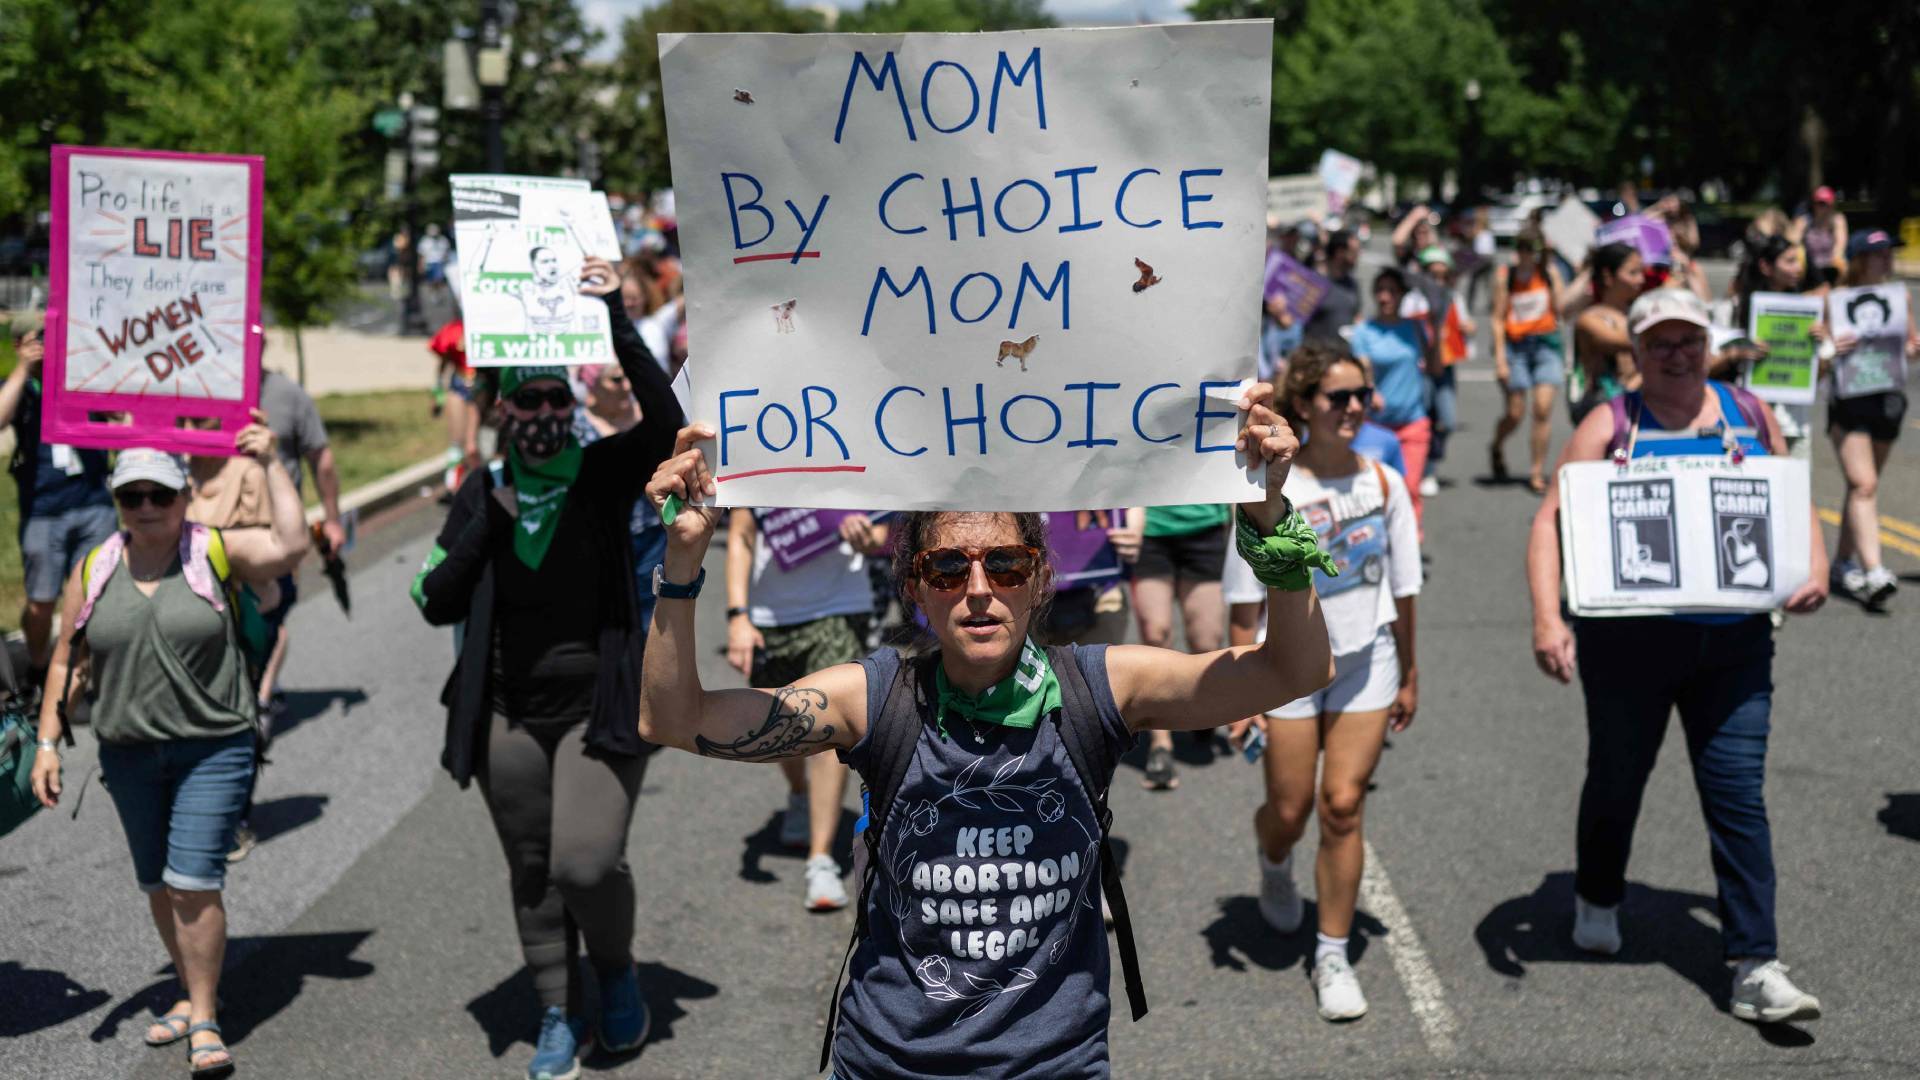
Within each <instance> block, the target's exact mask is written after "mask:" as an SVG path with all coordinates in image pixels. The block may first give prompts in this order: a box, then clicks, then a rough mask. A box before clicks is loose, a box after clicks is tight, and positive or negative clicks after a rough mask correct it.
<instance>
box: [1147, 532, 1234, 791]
mask: <svg viewBox="0 0 1920 1080" xmlns="http://www.w3.org/2000/svg"><path fill="white" fill-rule="evenodd" d="M1229 517H1230V509H1229V508H1228V507H1227V506H1225V505H1222V504H1220V503H1201V504H1195V505H1190V506H1149V507H1147V513H1146V520H1145V522H1144V526H1145V527H1144V528H1143V530H1142V539H1141V541H1140V557H1139V558H1138V559H1137V560H1135V561H1134V564H1133V610H1134V615H1135V617H1136V618H1137V619H1138V621H1139V626H1140V642H1141V644H1143V645H1149V646H1152V647H1153V648H1156V649H1164V648H1167V647H1169V646H1170V645H1171V644H1172V642H1173V616H1174V605H1175V603H1176V602H1177V603H1178V604H1179V610H1180V622H1181V625H1182V630H1183V631H1184V633H1185V636H1186V640H1187V651H1188V652H1191V653H1195V654H1199V653H1210V652H1213V651H1215V650H1216V649H1218V648H1220V643H1221V641H1222V640H1223V639H1224V638H1225V636H1226V625H1225V624H1226V606H1225V603H1224V601H1223V600H1222V598H1221V595H1220V573H1221V571H1222V570H1223V569H1225V567H1226V558H1227V538H1228V536H1227V534H1228V533H1229V532H1230V531H1231V525H1230V524H1229ZM1173 730H1174V729H1172V728H1155V729H1153V730H1151V731H1149V732H1147V767H1146V771H1145V773H1144V774H1143V775H1142V777H1141V780H1140V782H1141V785H1142V786H1144V787H1146V788H1147V789H1148V790H1150V791H1172V790H1173V789H1174V788H1177V787H1179V786H1180V778H1179V777H1178V776H1176V775H1175V774H1174V768H1173ZM1194 737H1195V738H1196V739H1201V740H1207V741H1211V739H1210V734H1209V733H1208V732H1206V731H1198V732H1196V734H1195V735H1194Z"/></svg>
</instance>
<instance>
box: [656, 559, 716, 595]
mask: <svg viewBox="0 0 1920 1080" xmlns="http://www.w3.org/2000/svg"><path fill="white" fill-rule="evenodd" d="M665 570H666V568H665V567H664V566H656V567H654V568H653V595H655V596H657V597H659V598H660V599H662V600H692V599H693V598H694V597H696V596H699V595H700V586H702V585H705V584H706V583H707V568H706V567H704V566H703V567H701V568H700V576H699V577H697V578H694V579H693V581H692V582H690V583H689V584H686V585H675V584H674V583H673V582H671V581H668V580H667V579H666V574H665Z"/></svg>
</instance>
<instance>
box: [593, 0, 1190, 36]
mask: <svg viewBox="0 0 1920 1080" xmlns="http://www.w3.org/2000/svg"><path fill="white" fill-rule="evenodd" d="M788 2H789V3H792V2H793V0H788ZM837 2H838V5H839V6H840V7H843V8H857V7H860V6H861V2H860V0H837ZM647 6H648V5H647V3H646V0H581V3H580V10H581V12H582V13H583V14H584V15H585V16H586V17H587V21H588V22H591V23H593V24H594V25H596V26H598V27H600V28H601V29H603V30H605V31H606V32H607V36H608V37H609V38H613V37H615V36H617V35H618V34H619V32H620V23H621V21H622V20H624V19H625V18H626V17H627V16H629V15H632V14H634V13H635V12H638V11H639V10H640V9H642V8H644V7H647ZM1046 8H1047V10H1048V11H1049V12H1051V13H1052V14H1053V17H1054V18H1055V19H1058V20H1059V21H1060V23H1061V25H1063V26H1076V25H1089V24H1102V23H1133V22H1140V21H1145V22H1185V21H1186V19H1187V14H1186V2H1185V0H1046Z"/></svg>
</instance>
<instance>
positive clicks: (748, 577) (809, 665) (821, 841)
mask: <svg viewBox="0 0 1920 1080" xmlns="http://www.w3.org/2000/svg"><path fill="white" fill-rule="evenodd" d="M815 514H816V511H812V510H748V509H744V508H742V509H736V510H734V511H733V513H732V514H731V515H730V516H729V518H728V527H727V662H728V663H729V664H732V665H733V667H734V669H735V670H736V671H738V672H740V674H741V675H743V676H745V677H746V679H747V684H748V685H749V686H754V687H759V688H762V689H768V690H777V689H779V688H780V687H782V686H786V685H788V684H790V683H792V682H793V681H794V680H795V679H798V678H800V677H801V676H803V675H805V674H806V673H807V672H809V671H819V670H821V669H822V668H827V667H832V666H833V665H835V664H850V663H852V662H853V661H855V660H858V659H859V658H860V654H861V653H862V652H864V651H866V647H867V631H868V629H869V627H870V624H871V622H872V619H873V590H872V585H871V582H870V581H869V580H868V577H867V565H866V561H867V559H868V558H870V557H872V556H873V555H875V554H877V553H879V551H880V549H881V548H883V547H885V546H886V543H887V526H886V525H885V524H883V523H882V524H876V523H875V522H873V521H872V520H870V519H869V518H868V517H867V515H865V514H849V515H847V516H846V517H843V518H841V519H840V521H839V523H838V524H837V525H835V526H832V527H834V528H837V529H838V530H839V543H837V544H835V545H833V546H832V547H829V548H827V549H826V550H824V551H821V552H819V553H817V554H815V555H813V556H812V557H811V558H808V559H806V560H805V561H803V562H800V563H798V564H796V565H793V566H787V565H783V563H782V562H781V560H780V559H779V557H778V553H777V552H776V551H775V550H774V545H773V544H772V542H767V543H761V542H759V541H760V533H761V532H762V531H763V530H766V529H772V528H781V529H784V528H785V527H787V526H788V525H790V524H792V523H793V522H794V521H795V520H807V519H809V518H813V517H814V516H815ZM780 771H781V772H782V773H784V774H785V775H786V780H787V810H786V813H785V814H784V815H783V816H782V818H781V823H780V842H781V843H782V844H785V845H786V846H788V847H794V848H805V849H806V852H807V862H806V868H805V874H804V876H805V879H806V897H805V902H806V906H807V910H808V911H838V910H840V909H841V908H843V907H846V906H847V890H846V887H845V886H844V885H842V884H841V881H840V864H839V862H838V861H836V860H835V859H834V856H833V838H834V835H835V834H836V833H837V832H838V831H839V829H840V806H841V803H842V802H843V801H844V800H845V798H846V793H847V767H846V766H845V765H844V764H842V763H840V762H838V761H835V760H834V759H832V758H830V757H827V756H825V755H816V756H814V757H812V758H806V759H802V758H789V759H786V760H783V761H781V762H780Z"/></svg>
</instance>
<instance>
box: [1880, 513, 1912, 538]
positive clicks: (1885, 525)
mask: <svg viewBox="0 0 1920 1080" xmlns="http://www.w3.org/2000/svg"><path fill="white" fill-rule="evenodd" d="M1880 527H1881V528H1882V529H1892V530H1893V531H1894V532H1897V533H1899V534H1900V535H1902V536H1910V537H1912V538H1913V539H1915V540H1920V525H1915V524H1914V523H1913V522H1911V521H1901V520H1900V519H1899V518H1897V517H1894V516H1892V515H1891V514H1884V513H1883V514H1881V515H1880Z"/></svg>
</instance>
